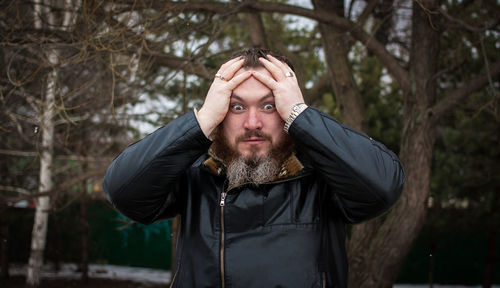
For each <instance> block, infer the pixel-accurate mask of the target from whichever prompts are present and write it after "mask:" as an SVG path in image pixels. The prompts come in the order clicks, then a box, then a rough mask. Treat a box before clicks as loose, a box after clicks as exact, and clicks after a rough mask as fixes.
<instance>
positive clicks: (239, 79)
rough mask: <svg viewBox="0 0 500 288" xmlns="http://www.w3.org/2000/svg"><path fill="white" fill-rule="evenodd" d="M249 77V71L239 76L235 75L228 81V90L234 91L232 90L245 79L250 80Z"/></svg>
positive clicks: (250, 73)
mask: <svg viewBox="0 0 500 288" xmlns="http://www.w3.org/2000/svg"><path fill="white" fill-rule="evenodd" d="M250 76H252V72H251V71H245V72H243V73H241V74H239V75H236V76H235V77H233V78H232V79H231V80H229V82H228V84H229V85H228V86H227V88H229V89H230V90H234V88H236V87H238V85H240V84H241V83H242V82H243V81H245V80H246V79H248V78H250Z"/></svg>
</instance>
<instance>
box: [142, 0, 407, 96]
mask: <svg viewBox="0 0 500 288" xmlns="http://www.w3.org/2000/svg"><path fill="white" fill-rule="evenodd" d="M134 3H135V1H134ZM141 3H142V5H143V8H154V9H162V10H163V9H167V10H169V11H200V12H210V13H220V14H223V15H230V14H231V13H248V12H254V11H260V12H267V13H283V14H291V15H296V16H302V17H306V18H309V19H313V20H316V21H319V22H323V23H327V24H330V25H334V26H336V27H338V28H340V29H344V30H345V31H346V32H350V33H351V35H352V36H353V37H354V38H355V39H356V40H358V41H360V42H361V43H363V44H364V45H365V46H366V48H367V49H368V50H370V51H371V52H372V53H373V54H374V55H376V56H377V57H378V58H379V60H380V61H381V62H382V63H384V65H385V67H386V68H387V70H388V71H389V73H390V75H391V76H392V77H393V78H394V79H395V80H396V81H397V82H398V83H399V86H400V87H401V89H403V91H408V89H409V79H408V72H407V71H406V70H405V69H404V68H403V67H402V66H401V65H400V64H399V62H398V61H397V59H396V58H394V56H393V55H391V54H390V53H389V52H388V51H387V50H386V49H385V47H384V45H382V44H381V43H380V42H378V41H377V40H376V39H374V38H373V37H372V36H371V35H370V34H368V33H366V31H364V30H363V27H361V26H359V25H358V24H356V23H355V22H352V21H350V20H348V19H346V18H343V17H339V16H337V15H335V14H334V13H328V12H326V11H320V10H311V9H306V8H302V7H298V6H293V5H288V4H282V3H274V2H244V3H232V2H230V3H221V2H212V1H210V2H169V3H168V4H166V5H165V4H160V3H161V2H159V1H151V0H150V1H143V2H141ZM136 4H137V3H136ZM139 6H141V5H139ZM136 7H137V5H136ZM138 8H140V7H138Z"/></svg>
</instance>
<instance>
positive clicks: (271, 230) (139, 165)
mask: <svg viewBox="0 0 500 288" xmlns="http://www.w3.org/2000/svg"><path fill="white" fill-rule="evenodd" d="M303 102H304V99H303V96H302V93H301V91H300V89H299V86H298V84H297V79H296V78H295V75H294V73H293V70H292V66H291V64H290V62H289V61H288V60H287V59H286V58H284V57H283V56H280V55H277V54H274V53H271V52H269V51H266V50H261V49H249V50H246V51H243V52H242V53H239V54H237V55H236V56H235V57H233V58H232V59H231V60H229V61H228V62H226V63H225V64H223V65H222V66H221V67H220V69H219V71H218V72H217V74H216V75H215V79H214V82H213V83H212V86H211V87H210V89H209V91H208V94H207V96H206V99H205V103H204V104H203V106H202V107H201V109H200V110H199V111H198V112H196V110H195V111H194V112H190V113H188V114H186V115H183V116H181V117H179V118H177V119H176V120H173V121H172V122H170V123H169V124H168V125H166V126H164V127H162V128H160V129H158V130H157V131H156V132H154V133H152V134H151V135H149V136H147V137H146V138H144V139H143V140H141V141H139V142H137V143H135V144H133V145H131V146H130V147H128V148H127V149H126V150H125V151H124V152H123V153H122V154H121V155H120V156H119V157H117V158H116V159H115V160H114V161H113V163H112V164H111V166H110V167H109V169H108V171H107V173H106V176H105V179H104V182H103V186H104V190H105V191H106V193H107V195H108V197H109V199H110V201H111V202H112V203H113V204H114V206H115V207H116V208H117V209H118V210H119V211H121V212H122V213H123V214H124V215H126V216H127V217H129V218H131V219H133V220H135V221H138V222H141V223H152V222H154V221H158V220H161V219H165V218H169V217H174V216H175V215H180V216H181V225H180V229H179V235H178V237H179V238H178V242H177V243H178V244H177V247H176V249H177V260H176V262H177V263H174V266H175V267H176V268H175V274H174V275H173V280H172V281H173V283H172V287H245V288H249V287H259V288H260V287H266V288H267V287H301V288H302V287H347V283H346V282H347V261H346V253H345V245H344V244H345V243H344V241H345V225H346V223H357V222H360V221H363V220H366V219H369V218H372V217H375V216H377V215H379V214H381V213H382V212H384V211H386V210H387V209H388V208H389V207H390V206H391V205H392V204H393V203H394V202H395V201H396V200H397V198H398V197H399V194H400V192H401V189H402V185H403V182H404V173H403V169H402V167H401V164H400V163H399V161H398V159H397V157H396V156H395V155H394V154H393V153H392V152H391V151H389V150H387V149H386V148H385V147H384V146H383V145H382V144H380V143H378V142H376V141H374V140H373V139H371V138H368V137H366V136H365V135H363V134H361V133H359V132H356V131H354V130H352V129H350V128H348V127H345V126H343V125H341V124H339V123H338V122H337V121H335V120H334V119H332V118H331V117H329V116H328V115H325V114H323V113H321V112H319V111H318V110H316V109H314V108H311V107H308V106H307V105H305V104H304V103H303ZM211 139H212V140H213V141H212V140H211ZM380 257H383V255H380Z"/></svg>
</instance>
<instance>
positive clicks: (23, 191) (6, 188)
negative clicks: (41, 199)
mask: <svg viewBox="0 0 500 288" xmlns="http://www.w3.org/2000/svg"><path fill="white" fill-rule="evenodd" d="M0 191H5V192H16V193H19V194H23V195H32V192H31V191H29V190H26V189H24V188H21V187H13V186H3V185H0Z"/></svg>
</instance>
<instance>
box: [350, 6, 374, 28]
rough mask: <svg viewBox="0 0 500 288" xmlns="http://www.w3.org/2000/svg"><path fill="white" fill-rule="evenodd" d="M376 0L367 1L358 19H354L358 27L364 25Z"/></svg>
mask: <svg viewBox="0 0 500 288" xmlns="http://www.w3.org/2000/svg"><path fill="white" fill-rule="evenodd" d="M353 2H354V1H353ZM377 2H378V0H371V1H369V2H368V4H366V6H365V9H363V12H361V15H359V17H358V20H357V21H356V23H357V24H358V25H359V26H360V27H363V26H364V25H365V23H366V20H368V18H369V17H370V15H371V14H372V12H373V9H375V6H377Z"/></svg>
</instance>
